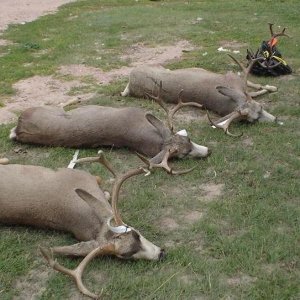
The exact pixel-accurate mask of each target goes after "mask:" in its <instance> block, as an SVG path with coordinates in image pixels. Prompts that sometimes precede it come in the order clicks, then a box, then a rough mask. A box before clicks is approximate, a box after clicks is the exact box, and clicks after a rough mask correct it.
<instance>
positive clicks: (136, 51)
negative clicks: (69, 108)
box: [0, 41, 198, 124]
mask: <svg viewBox="0 0 300 300" xmlns="http://www.w3.org/2000/svg"><path fill="white" fill-rule="evenodd" d="M190 49H192V46H191V45H190V44H189V42H187V41H180V42H178V43H177V44H175V45H171V46H160V47H156V48H148V47H145V46H144V45H143V44H138V45H133V46H132V47H131V48H130V49H129V50H128V51H127V53H126V55H124V56H123V57H122V58H123V59H125V60H131V61H134V63H132V64H131V65H130V66H129V67H122V68H120V69H114V70H111V71H108V72H104V71H102V70H101V69H98V68H94V67H89V66H85V65H68V66H61V67H60V68H59V69H58V74H61V75H71V76H73V77H78V80H72V81H62V80H59V79H56V78H54V77H53V76H45V77H41V76H34V77H31V78H28V79H24V80H21V81H19V82H17V83H16V84H15V85H14V86H13V87H14V89H16V90H17V95H16V96H14V97H12V98H11V99H10V100H9V101H8V102H7V103H5V104H6V106H5V107H4V108H1V109H0V124H7V123H11V122H15V121H16V119H17V116H16V115H15V113H18V112H21V111H23V110H25V109H26V108H29V107H32V106H40V105H58V104H61V103H66V102H68V101H70V100H72V99H74V96H70V95H68V93H69V92H70V90H71V89H73V88H78V87H84V86H87V84H84V83H81V82H80V79H82V78H84V77H87V76H91V77H92V78H93V79H94V80H95V81H96V83H97V84H109V83H110V82H112V81H114V80H116V79H118V78H120V77H124V76H128V75H129V73H130V71H131V70H132V69H133V68H134V67H135V66H137V65H141V64H144V63H154V64H160V63H165V62H166V61H168V60H172V59H178V58H179V57H180V56H181V55H182V51H183V50H190ZM92 96H93V94H91V93H88V94H78V95H77V97H79V98H80V99H81V101H85V100H87V99H89V98H91V97H92ZM195 114H197V116H196V115H194V116H195V119H196V118H197V119H198V112H197V113H195ZM187 115H188V114H186V116H185V117H184V119H185V120H186V118H187ZM192 116H193V115H192Z"/></svg>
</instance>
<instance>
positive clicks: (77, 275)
mask: <svg viewBox="0 0 300 300" xmlns="http://www.w3.org/2000/svg"><path fill="white" fill-rule="evenodd" d="M40 251H41V253H42V255H43V256H44V258H45V259H46V260H47V261H48V263H49V265H50V266H51V267H52V268H53V269H54V270H56V271H59V272H61V273H63V274H66V275H69V276H71V277H72V278H73V279H74V281H75V282H76V285H77V287H78V289H79V290H80V292H81V293H83V294H84V295H86V296H89V297H91V298H92V299H99V295H96V294H94V293H92V292H90V291H89V290H88V289H87V288H86V287H85V285H84V284H83V282H82V274H83V271H84V269H85V267H86V266H87V264H88V263H89V262H90V261H91V260H92V259H93V258H94V257H96V256H99V255H107V254H114V253H115V246H114V245H113V244H108V245H106V246H104V247H97V248H95V249H94V250H92V251H91V252H90V253H89V254H88V255H87V256H86V257H85V258H84V259H83V260H82V261H81V262H80V264H79V265H78V266H77V268H75V269H73V270H72V269H68V268H66V267H64V266H62V265H60V264H59V263H58V262H57V261H55V260H54V259H53V256H52V253H50V251H49V250H48V249H46V248H43V247H40Z"/></svg>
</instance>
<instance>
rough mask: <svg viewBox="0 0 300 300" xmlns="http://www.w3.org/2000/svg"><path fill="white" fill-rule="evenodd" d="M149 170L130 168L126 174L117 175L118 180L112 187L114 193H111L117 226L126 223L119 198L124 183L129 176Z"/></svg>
mask: <svg viewBox="0 0 300 300" xmlns="http://www.w3.org/2000/svg"><path fill="white" fill-rule="evenodd" d="M145 172H147V170H145V169H144V168H142V167H140V168H137V169H133V170H129V171H128V172H126V173H125V174H123V175H121V176H118V177H116V180H115V182H114V185H113V188H112V194H111V206H112V209H113V214H114V219H115V223H116V225H117V226H121V225H124V224H125V223H124V222H123V221H122V218H121V215H120V212H119V210H118V206H117V205H118V199H119V192H120V188H121V186H122V184H123V183H124V182H125V180H127V179H128V178H130V177H132V176H136V175H139V174H142V173H145Z"/></svg>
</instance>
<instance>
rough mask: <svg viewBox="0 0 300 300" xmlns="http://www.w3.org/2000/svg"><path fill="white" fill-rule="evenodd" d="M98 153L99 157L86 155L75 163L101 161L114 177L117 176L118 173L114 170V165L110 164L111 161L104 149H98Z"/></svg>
mask: <svg viewBox="0 0 300 300" xmlns="http://www.w3.org/2000/svg"><path fill="white" fill-rule="evenodd" d="M98 155H99V156H97V157H84V158H79V159H77V160H75V161H74V162H75V163H86V162H99V163H101V164H102V165H103V166H104V167H106V168H107V170H109V171H110V172H111V173H112V174H113V175H114V177H116V173H115V171H114V170H113V167H112V165H111V164H110V162H109V161H108V160H107V159H106V158H105V156H104V153H103V151H102V150H99V151H98Z"/></svg>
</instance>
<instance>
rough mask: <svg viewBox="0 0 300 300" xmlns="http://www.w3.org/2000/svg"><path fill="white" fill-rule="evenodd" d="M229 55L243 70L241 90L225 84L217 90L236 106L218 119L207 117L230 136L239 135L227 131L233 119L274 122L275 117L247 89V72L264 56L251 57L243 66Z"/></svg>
mask: <svg viewBox="0 0 300 300" xmlns="http://www.w3.org/2000/svg"><path fill="white" fill-rule="evenodd" d="M229 56H230V57H231V58H232V59H233V60H234V61H235V62H236V63H237V64H238V65H239V66H240V67H241V69H242V70H243V88H242V90H236V89H232V88H229V87H226V86H217V87H216V89H217V91H218V92H219V93H220V94H222V95H224V96H226V97H228V98H230V99H231V100H232V101H234V102H235V103H236V108H235V110H234V111H233V112H231V113H230V114H228V115H227V116H224V117H222V118H220V119H219V120H218V121H215V122H214V121H212V120H211V118H210V116H209V114H208V113H207V115H208V119H209V121H210V122H211V124H212V125H214V126H215V127H217V128H221V129H223V130H224V132H225V133H226V134H228V135H231V136H241V135H242V134H239V135H234V134H231V133H230V132H229V125H230V124H231V122H232V121H233V120H246V121H248V122H251V123H252V122H256V121H259V122H275V121H276V120H277V119H276V117H274V116H273V115H271V114H270V113H268V112H267V111H265V110H264V109H263V107H262V105H261V104H260V103H258V102H257V101H255V100H253V99H252V97H251V93H250V92H248V91H247V77H248V75H249V72H250V70H251V68H252V66H253V64H254V63H255V62H257V61H261V60H264V58H256V59H251V62H250V64H249V65H248V67H247V68H245V67H244V66H243V65H242V64H241V63H240V62H239V61H238V60H236V59H235V58H234V57H233V56H231V55H230V54H229Z"/></svg>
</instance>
